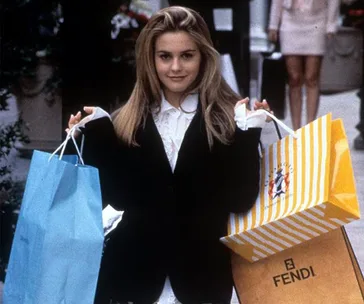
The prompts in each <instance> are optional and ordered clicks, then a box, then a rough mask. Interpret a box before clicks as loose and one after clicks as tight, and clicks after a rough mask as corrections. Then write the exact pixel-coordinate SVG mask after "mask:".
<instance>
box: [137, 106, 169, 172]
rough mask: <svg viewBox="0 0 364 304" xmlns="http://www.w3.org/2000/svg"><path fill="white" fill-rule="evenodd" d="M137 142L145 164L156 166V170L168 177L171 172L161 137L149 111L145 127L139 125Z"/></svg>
mask: <svg viewBox="0 0 364 304" xmlns="http://www.w3.org/2000/svg"><path fill="white" fill-rule="evenodd" d="M137 142H138V143H139V144H140V148H141V150H142V153H143V157H144V158H145V160H146V165H150V166H152V167H154V168H156V171H159V173H160V174H162V175H165V176H166V177H170V176H171V175H172V174H173V173H172V169H171V166H170V164H169V161H168V157H167V154H166V152H165V149H164V145H163V141H162V138H161V136H160V134H159V132H158V129H157V126H156V125H155V123H154V120H153V116H152V114H151V113H149V114H148V117H147V121H146V124H145V128H144V129H143V127H140V130H139V136H137Z"/></svg>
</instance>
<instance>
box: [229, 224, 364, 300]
mask: <svg viewBox="0 0 364 304" xmlns="http://www.w3.org/2000/svg"><path fill="white" fill-rule="evenodd" d="M232 268H233V277H234V282H235V287H236V291H237V294H238V295H239V298H240V300H241V303H243V304H257V303H259V304H271V303H274V304H287V303H297V304H307V303H310V304H332V303H335V304H348V303H350V304H362V303H364V279H363V275H362V273H361V271H360V268H359V265H358V262H357V260H356V258H355V255H354V252H353V250H352V247H351V245H350V242H349V240H348V238H347V235H346V232H345V229H344V228H342V229H336V230H333V231H330V232H328V233H326V234H324V235H321V236H319V237H317V238H315V239H313V240H311V241H309V242H306V243H302V244H300V245H298V246H296V247H294V248H291V249H288V250H286V251H283V252H281V253H279V254H276V255H274V256H271V257H269V258H267V259H264V260H261V261H258V262H256V263H250V262H248V261H247V260H245V259H243V258H242V257H240V256H238V255H237V254H233V256H232Z"/></svg>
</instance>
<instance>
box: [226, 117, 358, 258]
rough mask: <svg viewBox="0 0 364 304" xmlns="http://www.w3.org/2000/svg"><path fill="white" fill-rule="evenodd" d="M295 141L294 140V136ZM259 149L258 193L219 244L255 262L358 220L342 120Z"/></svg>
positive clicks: (322, 121) (321, 121)
mask: <svg viewBox="0 0 364 304" xmlns="http://www.w3.org/2000/svg"><path fill="white" fill-rule="evenodd" d="M295 137H296V138H295ZM295 137H293V135H288V136H286V137H285V138H283V139H281V140H279V141H278V142H276V143H274V144H272V145H270V146H269V147H268V148H267V149H265V150H264V151H263V158H262V161H261V171H260V176H261V178H260V180H261V181H260V183H261V184H260V193H259V195H258V198H257V200H256V202H255V205H254V206H253V208H252V209H251V210H250V211H249V212H247V213H246V214H230V217H229V222H228V235H227V236H225V237H222V238H221V241H222V242H223V243H224V244H225V245H226V246H228V247H229V248H231V249H232V250H233V251H234V252H236V253H237V254H239V255H241V256H242V257H244V258H246V259H247V260H248V261H250V262H255V261H258V260H260V259H263V258H266V257H268V256H270V255H273V254H276V253H278V252H281V251H283V250H286V249H288V248H291V247H293V246H296V245H298V244H300V243H302V242H305V241H308V240H310V239H312V238H314V237H317V236H319V235H321V234H324V233H327V232H329V231H331V230H334V229H337V228H339V227H341V226H343V225H345V224H347V223H349V222H352V221H354V220H356V219H359V218H360V212H359V204H358V199H357V195H356V189H355V181H354V175H353V168H352V163H351V158H350V150H349V145H348V141H347V138H346V135H345V131H344V126H343V122H342V120H340V119H337V120H334V121H332V118H331V114H330V113H329V114H327V115H324V116H322V117H320V118H318V119H317V120H315V121H314V122H312V123H310V124H308V125H306V126H304V127H303V128H301V129H299V130H297V131H296V133H295Z"/></svg>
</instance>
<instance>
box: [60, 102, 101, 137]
mask: <svg viewBox="0 0 364 304" xmlns="http://www.w3.org/2000/svg"><path fill="white" fill-rule="evenodd" d="M95 109H96V107H83V110H84V111H85V112H86V113H87V114H88V116H86V117H84V118H83V119H82V120H85V123H86V122H87V120H88V119H87V118H88V117H89V118H91V115H92V114H93V113H94V112H95ZM81 118H82V115H81V112H80V111H78V112H77V114H76V115H73V114H71V116H70V119H69V120H68V128H67V129H66V132H67V133H68V132H69V131H70V130H71V129H72V128H73V126H74V125H76V124H78V123H79V122H80V121H81ZM75 135H77V132H76V134H75Z"/></svg>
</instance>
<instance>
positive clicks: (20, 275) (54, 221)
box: [3, 137, 104, 304]
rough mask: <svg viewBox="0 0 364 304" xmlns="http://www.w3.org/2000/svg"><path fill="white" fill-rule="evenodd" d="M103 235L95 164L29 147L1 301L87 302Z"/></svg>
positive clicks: (90, 300)
mask: <svg viewBox="0 0 364 304" xmlns="http://www.w3.org/2000/svg"><path fill="white" fill-rule="evenodd" d="M68 139H69V138H68V137H67V140H68ZM67 140H66V141H67ZM66 141H65V143H63V144H62V145H63V147H65V145H66V144H67V142H66ZM62 153H63V152H62ZM103 235H104V232H103V225H102V202H101V192H100V183H99V175H98V170H97V169H96V168H93V167H90V166H86V165H82V164H80V163H79V161H78V157H77V156H75V155H68V156H63V157H62V158H61V156H60V157H58V155H52V154H49V153H46V152H42V151H34V153H33V156H32V159H31V164H30V169H29V173H28V177H27V181H26V187H25V192H24V196H23V200H22V205H21V209H20V214H19V218H18V222H17V226H16V231H15V235H14V241H13V244H12V249H11V254H10V260H9V265H8V270H7V275H6V278H5V286H4V297H3V301H4V304H43V303H47V304H53V303H54V304H60V303H77V304H82V303H85V304H90V303H93V300H94V295H95V290H96V283H97V278H98V272H99V267H100V262H101V255H102V249H103V240H104V236H103Z"/></svg>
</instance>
